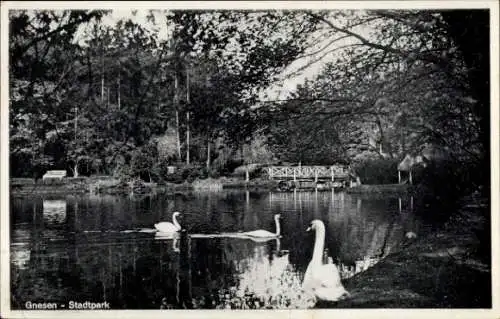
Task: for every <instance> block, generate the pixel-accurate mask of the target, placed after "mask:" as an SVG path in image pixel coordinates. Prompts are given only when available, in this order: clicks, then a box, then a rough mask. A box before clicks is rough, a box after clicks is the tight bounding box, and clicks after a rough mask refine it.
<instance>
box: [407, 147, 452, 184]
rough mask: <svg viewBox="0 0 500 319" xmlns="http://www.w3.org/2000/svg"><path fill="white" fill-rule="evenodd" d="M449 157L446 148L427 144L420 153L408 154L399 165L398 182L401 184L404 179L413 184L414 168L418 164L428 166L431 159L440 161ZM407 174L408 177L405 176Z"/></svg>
mask: <svg viewBox="0 0 500 319" xmlns="http://www.w3.org/2000/svg"><path fill="white" fill-rule="evenodd" d="M447 157H448V154H447V152H446V151H445V150H444V149H442V148H439V147H437V146H434V145H426V146H425V147H424V148H423V149H422V151H421V152H420V154H419V155H410V154H406V156H405V157H404V158H403V160H402V161H401V162H400V163H399V165H398V183H399V184H401V181H402V180H403V181H405V182H406V181H408V182H409V183H410V184H413V176H412V170H413V167H414V166H415V165H416V164H420V165H422V166H423V167H426V166H427V163H428V162H429V161H440V160H444V159H446V158H447ZM405 175H406V177H407V179H406V178H405ZM403 178H405V179H403Z"/></svg>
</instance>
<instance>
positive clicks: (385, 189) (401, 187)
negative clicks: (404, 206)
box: [346, 184, 412, 194]
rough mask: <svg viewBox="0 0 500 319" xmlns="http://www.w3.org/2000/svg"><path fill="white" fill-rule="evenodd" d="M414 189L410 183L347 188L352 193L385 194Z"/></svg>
mask: <svg viewBox="0 0 500 319" xmlns="http://www.w3.org/2000/svg"><path fill="white" fill-rule="evenodd" d="M411 189H412V185H408V184H377V185H358V186H354V187H351V188H346V192H347V193H351V194H377V193H378V194H384V193H407V192H408V191H410V190H411Z"/></svg>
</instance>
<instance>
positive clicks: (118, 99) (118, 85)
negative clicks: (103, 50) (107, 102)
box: [117, 70, 120, 109]
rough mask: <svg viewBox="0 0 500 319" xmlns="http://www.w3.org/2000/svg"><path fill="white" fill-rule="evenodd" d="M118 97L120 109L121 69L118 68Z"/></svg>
mask: <svg viewBox="0 0 500 319" xmlns="http://www.w3.org/2000/svg"><path fill="white" fill-rule="evenodd" d="M117 82H118V97H117V100H118V101H117V102H118V103H117V104H118V109H120V70H118V81H117Z"/></svg>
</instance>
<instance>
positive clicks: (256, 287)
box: [226, 239, 314, 309]
mask: <svg viewBox="0 0 500 319" xmlns="http://www.w3.org/2000/svg"><path fill="white" fill-rule="evenodd" d="M275 243H276V250H275V251H274V252H273V254H272V256H271V257H272V258H269V256H268V254H267V252H266V247H265V246H256V247H255V248H254V250H253V255H252V256H249V257H247V258H244V259H243V260H240V261H237V262H236V263H237V265H236V266H237V269H238V270H242V272H241V273H240V275H239V285H238V286H237V287H235V290H234V297H236V298H234V297H233V300H234V299H235V301H236V303H235V304H234V305H233V307H231V308H232V309H234V308H241V309H248V304H247V303H246V302H245V301H247V300H248V299H249V298H251V297H253V299H255V298H257V300H258V304H257V305H253V306H257V307H258V308H266V309H286V308H308V307H311V306H313V305H314V299H312V298H308V297H306V295H305V294H304V292H303V290H302V282H301V278H300V277H299V275H298V273H297V272H296V271H295V270H294V268H293V266H292V265H291V264H290V261H289V254H288V252H286V251H281V249H280V240H279V239H275ZM226 308H227V305H226Z"/></svg>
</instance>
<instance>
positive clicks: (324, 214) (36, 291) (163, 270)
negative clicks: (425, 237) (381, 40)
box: [10, 191, 420, 309]
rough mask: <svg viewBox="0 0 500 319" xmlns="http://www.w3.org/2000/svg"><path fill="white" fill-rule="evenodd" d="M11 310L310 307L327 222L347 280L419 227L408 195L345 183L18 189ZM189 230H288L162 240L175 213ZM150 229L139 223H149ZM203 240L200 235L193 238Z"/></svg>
mask: <svg viewBox="0 0 500 319" xmlns="http://www.w3.org/2000/svg"><path fill="white" fill-rule="evenodd" d="M10 205H11V246H10V248H11V282H12V286H11V292H12V307H13V309H25V308H24V307H25V303H26V301H31V302H36V301H38V302H42V301H45V302H57V303H67V302H69V301H77V302H84V301H90V302H102V301H108V302H109V304H110V306H111V308H112V309H124V308H125V309H134V308H139V309H160V308H167V309H168V308H174V309H177V308H217V309H221V308H232V309H242V308H243V309H248V308H250V309H253V308H305V307H308V306H309V305H310V304H308V301H307V300H305V299H304V298H303V296H301V294H300V284H301V281H302V277H303V274H304V272H305V269H306V267H307V265H308V263H309V260H310V258H311V255H312V249H313V245H314V243H313V241H314V238H313V234H310V233H307V232H305V229H306V228H307V226H308V225H309V223H310V221H311V220H312V219H321V220H323V221H324V223H325V225H326V232H327V233H326V243H325V247H326V252H325V258H326V256H329V257H331V258H332V259H333V261H334V262H335V263H336V264H337V265H338V266H339V268H340V270H341V276H342V277H343V278H348V277H350V276H353V275H355V274H356V273H359V272H361V271H363V270H365V269H366V268H367V267H370V266H371V265H373V264H375V263H376V262H377V261H379V260H380V258H383V257H384V256H385V255H387V254H388V253H389V252H390V251H391V249H394V247H395V246H396V245H398V244H399V242H400V241H401V240H402V239H403V237H404V234H405V232H407V231H414V232H416V233H418V232H419V229H418V228H419V227H420V226H419V225H420V224H419V222H418V221H417V220H416V218H415V217H414V215H413V213H412V206H411V200H410V199H408V198H406V199H398V198H397V197H394V198H387V197H384V198H371V197H366V196H363V197H357V196H355V195H349V194H345V193H343V192H340V193H334V192H330V191H325V192H295V193H293V192H291V193H268V192H266V193H252V192H246V191H223V192H211V193H190V194H176V195H155V196H148V197H133V196H95V195H85V196H45V195H43V196H40V197H37V196H31V197H13V198H11V204H10ZM174 211H180V212H182V214H183V215H182V217H181V218H180V219H179V221H180V223H181V225H182V226H183V227H184V228H185V229H186V230H187V234H209V233H217V232H237V231H249V230H255V229H266V230H270V231H273V232H274V230H275V226H274V220H273V215H274V214H275V213H280V214H281V216H282V220H281V226H282V235H283V236H282V238H281V239H279V240H276V239H273V240H268V241H265V242H254V241H252V240H249V239H238V238H191V237H189V236H188V235H186V234H183V235H182V236H180V238H178V239H162V238H158V237H157V236H156V235H155V233H151V232H147V231H148V230H151V229H152V228H153V224H154V223H156V222H158V221H171V218H172V212H174ZM141 229H142V230H141ZM193 237H196V236H193Z"/></svg>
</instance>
